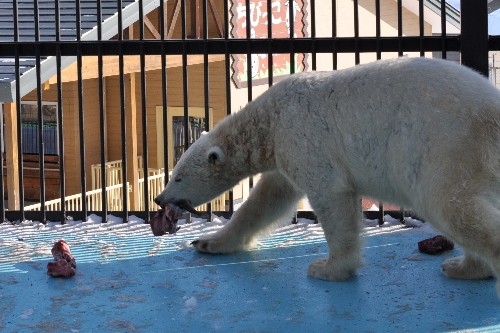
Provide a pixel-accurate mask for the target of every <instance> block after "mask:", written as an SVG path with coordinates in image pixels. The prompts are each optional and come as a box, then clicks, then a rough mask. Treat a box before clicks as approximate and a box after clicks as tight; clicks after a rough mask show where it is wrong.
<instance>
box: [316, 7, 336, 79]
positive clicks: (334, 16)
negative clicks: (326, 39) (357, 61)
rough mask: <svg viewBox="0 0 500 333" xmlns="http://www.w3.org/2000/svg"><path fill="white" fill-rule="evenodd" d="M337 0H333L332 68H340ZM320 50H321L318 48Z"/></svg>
mask: <svg viewBox="0 0 500 333" xmlns="http://www.w3.org/2000/svg"><path fill="white" fill-rule="evenodd" d="M336 41H337V0H332V38H331V42H330V48H331V50H332V69H333V70H336V69H337V68H338V53H337V52H338V47H337V43H336ZM318 52H319V50H318Z"/></svg>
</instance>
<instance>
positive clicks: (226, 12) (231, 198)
mask: <svg viewBox="0 0 500 333" xmlns="http://www.w3.org/2000/svg"><path fill="white" fill-rule="evenodd" d="M223 41H224V53H223V54H224V60H225V64H226V66H225V69H226V73H225V75H226V114H227V115H228V116H229V115H231V56H230V52H229V8H228V1H224V39H223ZM228 208H229V209H228V210H229V213H230V214H231V215H232V214H233V212H234V192H233V190H230V191H229V207H228Z"/></svg>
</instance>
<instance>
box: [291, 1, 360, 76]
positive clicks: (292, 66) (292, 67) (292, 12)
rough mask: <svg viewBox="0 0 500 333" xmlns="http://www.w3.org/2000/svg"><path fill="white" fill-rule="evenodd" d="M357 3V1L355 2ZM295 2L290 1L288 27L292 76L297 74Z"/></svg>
mask: <svg viewBox="0 0 500 333" xmlns="http://www.w3.org/2000/svg"><path fill="white" fill-rule="evenodd" d="M355 1H357V0H355ZM294 5H295V2H294V1H288V25H289V26H290V74H294V73H295V52H294V40H295V8H294Z"/></svg>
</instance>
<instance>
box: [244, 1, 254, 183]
mask: <svg viewBox="0 0 500 333" xmlns="http://www.w3.org/2000/svg"><path fill="white" fill-rule="evenodd" d="M250 14H251V13H250V0H245V23H246V37H247V50H246V56H247V101H248V102H251V101H252V100H253V81H252V70H253V68H252V67H253V66H252V54H255V52H253V49H252V44H251V40H252V34H251V24H250ZM253 185H254V184H253V177H249V178H248V186H249V188H250V190H251V189H252V188H253Z"/></svg>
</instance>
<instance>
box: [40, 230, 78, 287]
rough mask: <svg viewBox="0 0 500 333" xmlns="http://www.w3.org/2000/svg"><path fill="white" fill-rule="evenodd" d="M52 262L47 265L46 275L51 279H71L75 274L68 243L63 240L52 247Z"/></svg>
mask: <svg viewBox="0 0 500 333" xmlns="http://www.w3.org/2000/svg"><path fill="white" fill-rule="evenodd" d="M51 252H52V256H53V257H54V261H52V262H49V263H48V264H47V274H48V275H50V276H52V277H65V278H68V277H72V276H73V275H75V273H76V260H75V258H74V257H73V255H72V254H71V250H70V248H69V245H68V243H66V241H64V240H63V239H61V240H59V241H57V242H55V243H54V246H53V247H52V250H51Z"/></svg>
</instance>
